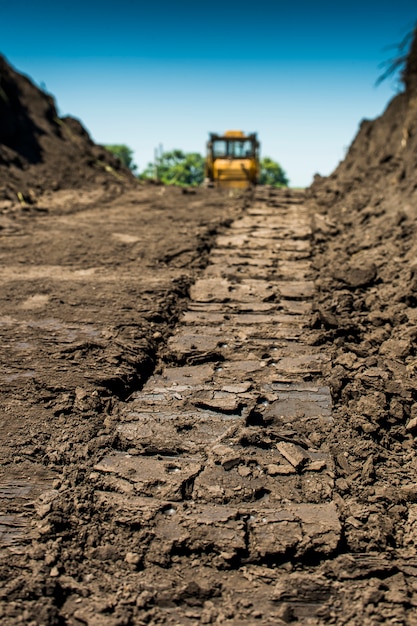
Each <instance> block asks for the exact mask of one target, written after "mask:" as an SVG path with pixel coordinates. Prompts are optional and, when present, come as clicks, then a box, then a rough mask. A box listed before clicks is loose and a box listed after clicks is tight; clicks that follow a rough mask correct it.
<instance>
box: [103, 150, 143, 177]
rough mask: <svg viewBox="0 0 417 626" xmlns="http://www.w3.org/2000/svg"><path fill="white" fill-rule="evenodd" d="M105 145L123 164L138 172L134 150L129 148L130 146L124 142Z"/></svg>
mask: <svg viewBox="0 0 417 626" xmlns="http://www.w3.org/2000/svg"><path fill="white" fill-rule="evenodd" d="M104 147H105V148H106V150H108V151H109V152H111V153H112V155H113V156H115V157H117V158H118V159H119V161H121V162H122V163H123V165H125V166H126V167H128V168H129V169H130V170H131V171H132V172H136V170H137V166H136V164H135V163H134V162H133V150H132V149H131V148H129V146H125V145H124V144H110V145H107V146H104Z"/></svg>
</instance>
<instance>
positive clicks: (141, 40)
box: [0, 0, 417, 186]
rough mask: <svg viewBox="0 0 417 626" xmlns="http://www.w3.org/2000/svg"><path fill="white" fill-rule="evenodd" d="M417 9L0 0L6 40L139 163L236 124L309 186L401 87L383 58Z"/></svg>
mask: <svg viewBox="0 0 417 626" xmlns="http://www.w3.org/2000/svg"><path fill="white" fill-rule="evenodd" d="M416 21H417V4H416V0H397V1H396V2H393V1H392V0H390V1H388V0H380V1H379V2H376V1H375V0H372V1H370V2H366V0H365V1H364V0H362V1H359V0H351V1H350V2H349V4H346V5H345V6H341V5H340V4H337V3H336V2H334V0H333V2H330V1H328V0H316V1H315V2H312V1H311V0H310V1H309V2H306V1H304V0H303V1H301V0H299V1H297V0H293V2H292V3H289V2H286V3H281V2H271V1H265V0H258V2H254V1H253V2H248V1H247V0H227V2H217V3H216V2H215V1H214V2H211V3H207V2H204V3H202V2H195V0H194V1H193V2H191V1H189V0H187V1H183V2H181V1H178V2H174V1H172V2H167V1H166V0H160V1H159V2H155V3H151V2H150V0H148V1H147V2H142V1H137V0H136V1H134V0H119V1H118V2H116V1H115V0H113V1H112V2H110V1H109V0H102V1H101V2H99V1H98V0H90V1H89V0H85V1H84V2H80V0H73V1H72V2H69V1H64V2H60V1H59V0H56V1H55V2H52V1H51V0H48V1H46V0H37V1H34V0H31V1H30V2H29V0H13V2H10V0H0V24H1V26H2V29H1V30H2V37H1V45H0V52H1V53H2V54H4V55H5V56H6V58H7V59H8V60H9V62H10V63H11V64H12V65H13V66H14V67H15V68H16V69H18V70H19V71H21V72H23V73H25V74H27V75H29V76H30V77H31V78H32V79H33V80H34V81H35V82H36V83H37V84H38V85H42V86H44V87H46V89H47V90H48V91H49V92H50V93H52V94H53V95H54V96H55V98H56V101H57V105H58V110H59V112H60V114H61V115H66V114H70V115H73V116H74V117H78V118H79V119H81V121H82V122H83V123H84V125H85V126H86V128H87V129H88V130H89V132H90V133H91V135H92V137H93V139H94V140H95V141H96V142H98V143H125V144H127V145H129V146H130V147H131V148H132V149H133V150H134V152H135V161H136V163H137V164H138V166H139V168H140V169H143V168H144V167H145V166H146V164H147V162H148V161H150V160H151V159H152V158H153V152H154V148H155V147H156V146H158V145H160V144H162V145H163V147H164V149H165V150H170V149H173V148H181V149H183V150H185V151H187V152H191V151H193V152H194V151H196V152H201V153H204V151H205V143H206V139H207V136H208V133H209V132H222V131H224V130H227V129H241V130H244V131H248V132H253V131H257V132H258V135H259V139H260V141H261V147H262V153H263V155H267V156H271V157H272V158H274V159H276V160H278V161H279V162H280V163H281V165H282V166H283V168H284V170H285V171H286V172H287V174H288V176H289V178H290V181H291V184H292V185H294V186H305V185H308V184H310V182H311V180H312V177H313V175H314V173H316V172H318V173H320V174H322V175H327V174H329V173H331V172H332V171H333V169H334V168H335V167H336V165H337V163H338V162H339V161H340V160H341V159H342V158H343V156H344V154H345V152H346V149H347V147H348V146H349V144H350V142H351V141H352V139H353V137H354V135H355V134H356V131H357V129H358V125H359V123H360V121H361V119H363V118H368V119H369V118H374V117H376V116H377V115H379V114H381V112H382V111H383V110H384V108H385V106H386V104H387V103H388V101H389V100H390V99H391V98H392V97H393V95H394V93H395V83H394V82H393V81H385V82H384V83H383V84H382V85H380V86H379V87H378V88H376V87H375V81H376V79H377V78H378V76H379V75H380V74H381V72H382V71H383V70H381V68H380V67H379V65H380V64H381V63H382V62H384V61H386V60H387V59H389V58H391V57H392V56H395V54H396V51H395V49H387V47H388V46H390V45H394V44H396V43H399V42H400V41H401V40H402V39H403V37H404V36H405V35H406V33H407V32H409V31H410V30H411V28H412V27H413V25H414V24H415V23H416Z"/></svg>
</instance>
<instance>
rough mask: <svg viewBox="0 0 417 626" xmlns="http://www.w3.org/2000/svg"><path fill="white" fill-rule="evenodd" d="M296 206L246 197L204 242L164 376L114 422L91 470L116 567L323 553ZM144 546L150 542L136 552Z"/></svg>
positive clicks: (318, 431) (324, 504)
mask: <svg viewBox="0 0 417 626" xmlns="http://www.w3.org/2000/svg"><path fill="white" fill-rule="evenodd" d="M309 257H310V228H309V222H308V214H307V210H306V208H305V207H304V206H303V204H302V203H301V201H300V199H297V197H296V198H295V199H294V196H292V200H291V201H289V200H287V201H284V202H282V201H281V202H279V201H276V202H273V201H269V202H266V201H265V199H262V198H259V200H258V201H255V202H254V203H253V204H252V206H251V207H250V208H249V210H248V211H247V212H246V214H245V216H244V217H242V218H241V219H239V220H237V221H236V222H234V224H233V225H232V228H231V229H230V231H229V232H228V233H227V234H225V235H222V236H220V237H218V240H217V244H216V246H215V248H214V249H213V250H212V253H211V256H210V262H209V265H208V266H207V268H206V270H205V271H204V273H203V275H202V276H201V278H200V279H199V280H198V281H197V282H196V283H195V284H194V286H193V287H192V290H191V300H190V303H189V307H188V311H186V313H185V314H184V316H183V319H182V321H181V323H180V324H179V325H178V328H177V332H176V333H175V334H174V336H173V337H172V338H171V339H170V341H169V350H170V358H169V364H166V365H165V367H163V369H162V370H161V371H160V373H159V374H155V375H154V376H152V377H151V378H150V379H149V380H148V382H147V383H146V385H145V386H144V388H143V389H142V390H141V391H139V392H136V393H135V394H134V395H133V397H132V398H131V401H130V402H128V403H127V404H126V406H125V407H124V409H123V410H122V411H121V414H120V421H119V423H118V425H117V449H116V450H115V451H114V452H113V453H110V454H108V455H107V456H105V457H104V458H103V459H102V460H101V461H100V462H99V463H98V464H97V465H96V466H95V468H94V472H93V473H92V475H91V477H90V478H91V480H93V481H95V482H96V484H97V489H96V502H97V507H98V509H99V511H100V515H101V517H102V518H103V519H109V518H110V519H111V518H113V519H117V521H118V523H119V525H120V526H122V527H123V526H125V527H126V529H128V528H132V527H135V528H136V529H137V530H139V529H140V530H141V531H145V530H146V532H147V533H148V539H147V541H146V542H145V544H146V545H142V546H141V547H140V548H139V547H138V545H137V537H135V536H134V535H132V543H131V545H126V546H125V549H126V553H127V554H128V557H127V558H128V560H129V561H131V562H132V563H136V564H141V567H144V568H145V569H146V567H148V566H151V565H154V564H156V565H162V566H165V567H167V566H170V565H172V563H174V562H176V561H177V560H178V558H180V557H182V556H187V557H189V558H190V562H191V561H192V560H193V559H192V557H195V560H194V561H193V562H194V564H195V563H198V564H199V566H201V565H209V566H213V565H214V566H215V567H216V568H220V569H223V568H230V567H232V568H237V567H239V566H242V565H244V564H250V563H257V564H261V563H264V564H265V565H273V564H274V563H282V562H284V561H286V560H290V559H292V558H293V557H297V558H298V559H301V560H311V559H315V560H317V559H320V558H323V557H326V556H329V555H330V554H332V553H333V552H334V551H335V550H336V548H337V546H338V544H339V541H340V535H341V525H340V522H339V518H338V513H337V509H336V506H335V504H334V503H333V501H332V489H333V479H334V475H333V469H332V460H331V456H330V455H329V454H328V453H327V452H323V446H321V444H322V443H323V442H324V441H325V439H326V432H328V429H329V428H330V427H331V423H332V416H331V398H330V393H329V389H328V387H326V386H324V385H323V384H322V383H320V382H317V381H318V379H319V378H320V372H321V363H322V359H323V355H322V354H320V353H319V351H318V350H317V349H316V348H314V347H311V346H309V345H307V344H306V343H305V342H304V340H303V331H304V329H305V325H306V321H307V319H308V317H307V316H308V314H309V311H310V305H311V298H312V295H313V289H314V286H313V282H312V281H311V279H310V278H311V271H310V265H309ZM149 537H151V539H149Z"/></svg>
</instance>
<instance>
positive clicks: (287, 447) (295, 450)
mask: <svg viewBox="0 0 417 626" xmlns="http://www.w3.org/2000/svg"><path fill="white" fill-rule="evenodd" d="M277 449H278V451H279V453H280V454H282V456H283V457H284V458H285V459H287V461H288V462H289V463H291V465H292V466H293V467H294V468H295V469H301V468H302V467H303V465H305V464H306V462H307V461H309V460H310V457H309V455H308V454H307V453H306V452H305V451H304V450H303V448H301V447H300V446H297V445H296V444H295V443H289V442H287V441H280V442H279V443H277Z"/></svg>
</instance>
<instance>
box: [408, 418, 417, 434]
mask: <svg viewBox="0 0 417 626" xmlns="http://www.w3.org/2000/svg"><path fill="white" fill-rule="evenodd" d="M406 429H407V430H408V432H410V433H412V432H414V431H416V430H417V417H412V418H411V419H410V420H409V421H408V422H407V426H406Z"/></svg>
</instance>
